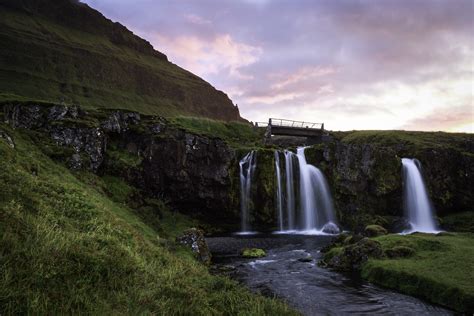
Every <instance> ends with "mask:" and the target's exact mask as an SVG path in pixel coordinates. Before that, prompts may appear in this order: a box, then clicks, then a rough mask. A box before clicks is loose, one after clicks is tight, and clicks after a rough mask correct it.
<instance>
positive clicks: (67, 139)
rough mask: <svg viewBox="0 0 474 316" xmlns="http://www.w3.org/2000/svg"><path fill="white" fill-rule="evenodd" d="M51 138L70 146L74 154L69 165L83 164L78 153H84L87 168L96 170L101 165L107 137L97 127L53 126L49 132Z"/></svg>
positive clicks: (76, 166) (75, 166) (58, 143)
mask: <svg viewBox="0 0 474 316" xmlns="http://www.w3.org/2000/svg"><path fill="white" fill-rule="evenodd" d="M50 135H51V138H52V139H53V140H54V141H55V142H56V144H57V145H59V146H71V147H72V148H73V149H74V151H75V152H76V155H74V156H73V157H71V159H70V166H72V167H73V168H74V169H76V168H80V167H82V166H83V165H84V162H83V161H82V158H81V156H80V155H79V154H80V153H84V154H85V155H86V156H87V157H88V160H89V161H88V162H89V168H90V169H91V170H92V171H94V172H97V170H98V169H99V167H100V166H101V164H102V162H103V160H104V155H105V149H106V144H107V139H106V136H105V134H104V132H103V131H102V130H100V129H99V128H83V127H64V126H54V127H52V128H51V132H50Z"/></svg>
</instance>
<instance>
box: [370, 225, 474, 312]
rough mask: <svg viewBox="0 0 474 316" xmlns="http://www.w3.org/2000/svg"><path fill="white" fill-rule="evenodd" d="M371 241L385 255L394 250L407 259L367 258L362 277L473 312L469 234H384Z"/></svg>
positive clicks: (473, 259)
mask: <svg viewBox="0 0 474 316" xmlns="http://www.w3.org/2000/svg"><path fill="white" fill-rule="evenodd" d="M375 240H377V241H379V242H380V243H381V245H382V247H383V249H384V250H385V252H386V253H387V254H391V253H392V254H393V253H394V250H396V253H397V254H400V253H403V254H404V255H406V254H409V255H410V256H409V257H406V256H404V257H399V256H394V257H391V258H386V259H383V260H376V259H370V260H369V261H368V263H367V264H365V265H364V266H363V269H362V277H363V278H365V279H367V280H369V281H371V282H374V283H376V284H380V285H382V286H386V287H389V288H393V289H396V290H399V291H401V292H403V293H406V294H409V295H415V296H418V297H421V298H424V299H426V300H429V301H431V302H433V303H437V304H441V305H445V306H447V307H450V308H452V309H455V310H457V311H459V312H472V311H474V274H473V273H472V271H474V266H473V265H472V263H473V262H474V248H473V247H472V244H473V242H474V235H473V234H469V233H465V234H456V235H450V236H437V235H430V234H411V235H406V236H401V235H387V236H381V237H377V238H375ZM408 249H410V250H408Z"/></svg>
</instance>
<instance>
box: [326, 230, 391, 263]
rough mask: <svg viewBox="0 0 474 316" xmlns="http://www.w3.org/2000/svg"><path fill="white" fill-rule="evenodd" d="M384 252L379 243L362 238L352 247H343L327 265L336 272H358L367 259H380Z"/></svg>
mask: <svg viewBox="0 0 474 316" xmlns="http://www.w3.org/2000/svg"><path fill="white" fill-rule="evenodd" d="M383 256H384V252H383V250H382V246H381V245H380V243H379V242H377V241H375V240H372V239H369V238H363V239H361V240H360V241H358V242H357V243H355V244H353V245H349V246H346V247H344V249H343V251H342V252H341V253H340V254H337V255H335V256H333V257H332V258H331V259H330V260H329V261H328V262H327V265H328V266H329V267H331V268H333V269H335V270H338V271H356V270H359V269H360V268H361V266H362V264H364V263H365V262H367V260H369V258H382V257H383Z"/></svg>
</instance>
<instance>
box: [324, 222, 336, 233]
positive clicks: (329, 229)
mask: <svg viewBox="0 0 474 316" xmlns="http://www.w3.org/2000/svg"><path fill="white" fill-rule="evenodd" d="M322 230H323V233H326V234H332V235H336V234H339V233H340V232H341V230H340V229H339V227H338V226H337V225H336V224H334V223H332V222H329V223H327V224H325V225H324V226H323V229H322Z"/></svg>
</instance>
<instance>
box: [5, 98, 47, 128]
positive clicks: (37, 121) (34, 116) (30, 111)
mask: <svg viewBox="0 0 474 316" xmlns="http://www.w3.org/2000/svg"><path fill="white" fill-rule="evenodd" d="M3 111H4V115H5V123H7V124H9V125H10V126H11V127H13V128H39V127H42V126H44V125H45V123H46V122H47V120H46V115H45V112H44V108H43V107H42V106H40V105H37V104H29V105H20V104H9V105H5V106H4V110H3Z"/></svg>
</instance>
